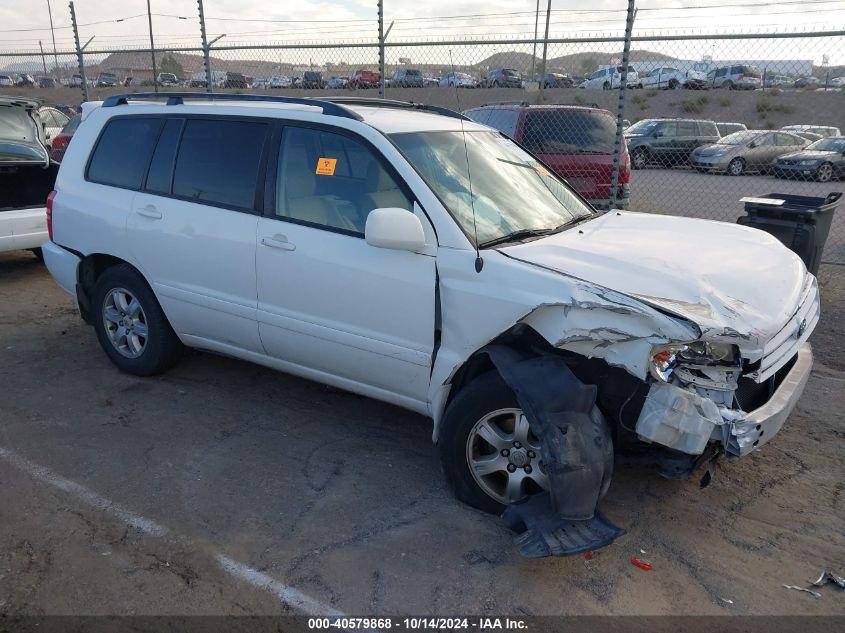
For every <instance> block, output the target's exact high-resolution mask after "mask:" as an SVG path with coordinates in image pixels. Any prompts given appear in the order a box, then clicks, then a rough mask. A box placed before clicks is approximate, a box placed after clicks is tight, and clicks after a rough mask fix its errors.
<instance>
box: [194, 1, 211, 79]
mask: <svg viewBox="0 0 845 633" xmlns="http://www.w3.org/2000/svg"><path fill="white" fill-rule="evenodd" d="M197 6H198V7H199V12H200V36H201V37H202V63H203V66H204V67H205V91H206V92H209V93H210V92H211V60H210V59H209V51H208V34H207V33H206V32H205V11H204V10H203V7H202V0H197Z"/></svg>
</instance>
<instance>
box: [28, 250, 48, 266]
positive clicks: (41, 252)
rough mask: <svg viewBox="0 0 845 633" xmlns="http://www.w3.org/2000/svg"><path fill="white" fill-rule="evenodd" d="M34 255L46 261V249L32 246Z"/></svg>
mask: <svg viewBox="0 0 845 633" xmlns="http://www.w3.org/2000/svg"><path fill="white" fill-rule="evenodd" d="M29 250H30V251H31V252H32V254H33V255H35V257H36V259H38V261H39V262H41V263H42V264H43V263H44V251H42V250H41V248H31V249H29Z"/></svg>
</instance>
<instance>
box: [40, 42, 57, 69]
mask: <svg viewBox="0 0 845 633" xmlns="http://www.w3.org/2000/svg"><path fill="white" fill-rule="evenodd" d="M38 48H40V49H41V67H42V68H43V69H44V75H46V74H47V59H46V58H45V57H44V46H43V45H42V44H41V40H38ZM54 74H55V73H54Z"/></svg>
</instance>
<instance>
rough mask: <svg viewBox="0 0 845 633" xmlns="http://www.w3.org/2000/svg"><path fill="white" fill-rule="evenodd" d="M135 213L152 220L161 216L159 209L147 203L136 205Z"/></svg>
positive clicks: (159, 218)
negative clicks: (141, 205) (142, 205)
mask: <svg viewBox="0 0 845 633" xmlns="http://www.w3.org/2000/svg"><path fill="white" fill-rule="evenodd" d="M135 213H137V214H138V215H143V216H144V217H145V218H152V219H153V220H161V218H162V215H161V211H159V210H158V209H156V208H155V207H154V206H153V205H151V204H148V205H147V206H145V207H138V208H137V209H135Z"/></svg>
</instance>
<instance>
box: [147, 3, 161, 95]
mask: <svg viewBox="0 0 845 633" xmlns="http://www.w3.org/2000/svg"><path fill="white" fill-rule="evenodd" d="M147 20H148V21H149V24H150V57H152V60H153V91H154V92H158V75H157V74H156V45H155V42H154V41H153V14H152V12H151V11H150V0H147Z"/></svg>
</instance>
